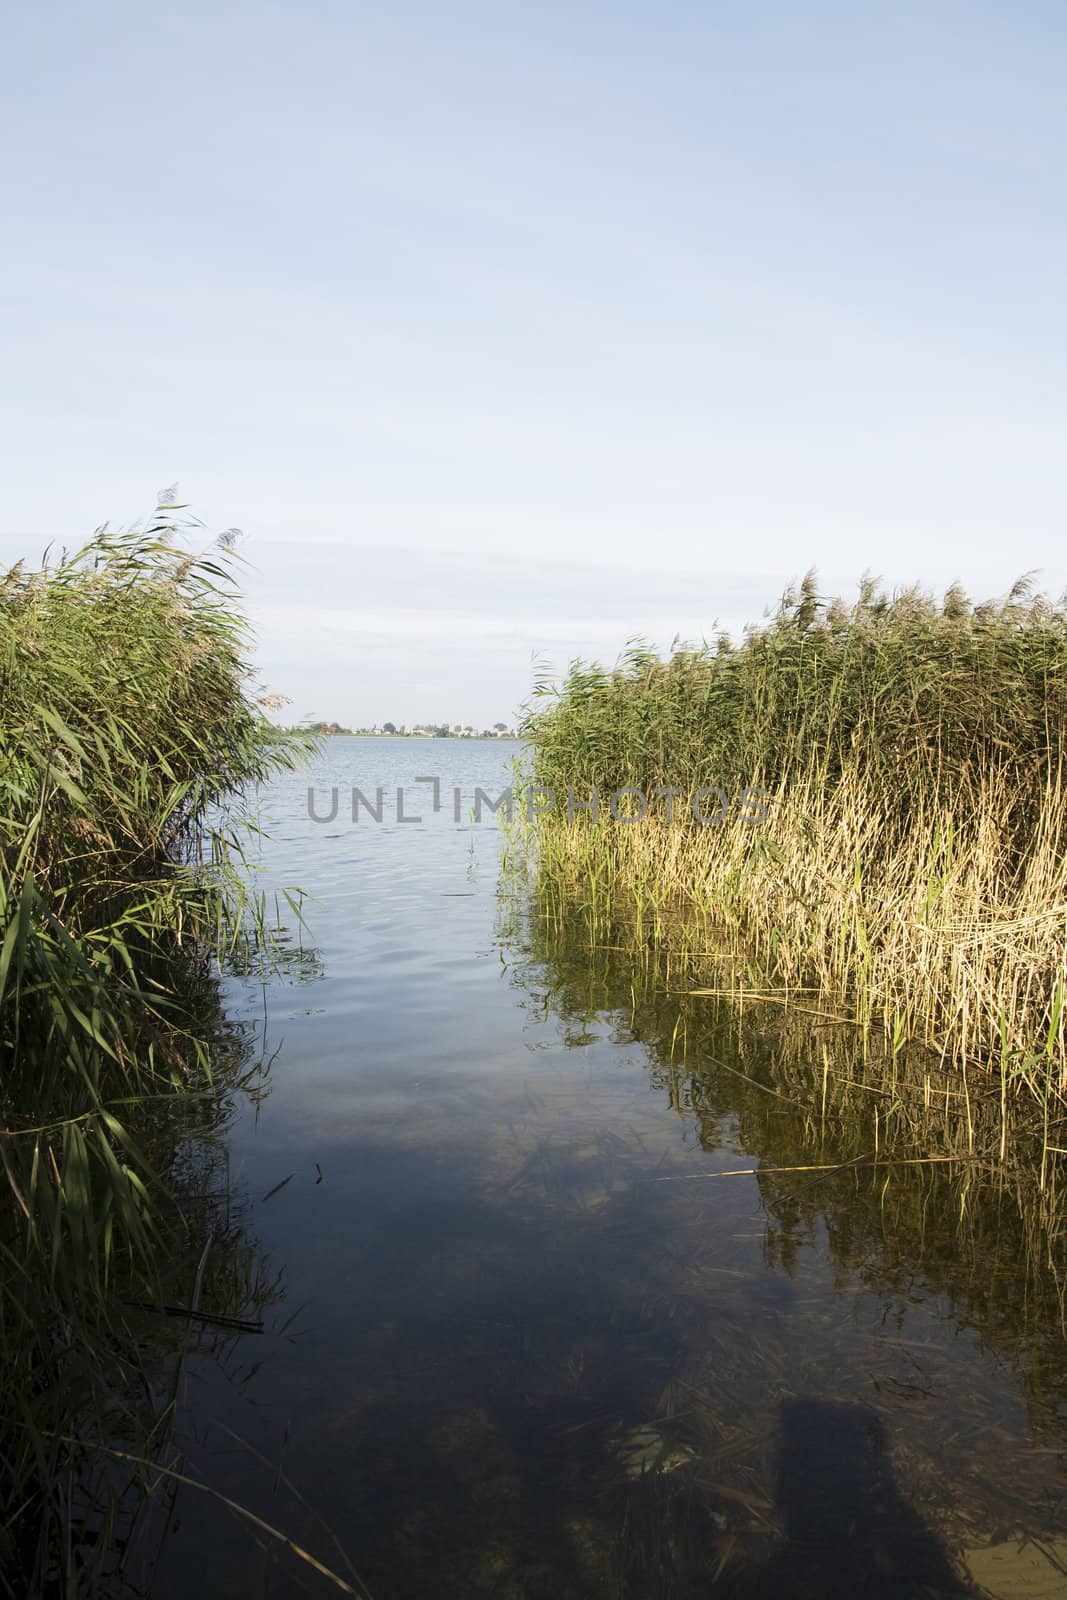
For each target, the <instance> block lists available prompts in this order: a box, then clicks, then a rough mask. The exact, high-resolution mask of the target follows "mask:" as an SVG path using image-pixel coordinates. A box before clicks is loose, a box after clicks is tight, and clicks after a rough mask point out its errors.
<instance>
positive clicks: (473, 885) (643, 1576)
mask: <svg viewBox="0 0 1067 1600" xmlns="http://www.w3.org/2000/svg"><path fill="white" fill-rule="evenodd" d="M515 754H516V747H515V746H513V745H509V744H496V745H494V744H489V743H485V744H483V743H460V742H452V741H440V740H438V741H423V740H419V741H401V740H394V741H384V740H333V741H331V742H330V743H329V746H328V749H327V752H326V754H325V756H324V757H323V758H321V759H320V761H319V762H318V764H317V766H316V768H315V769H314V770H313V771H312V772H311V773H309V774H303V775H301V776H300V777H299V778H296V779H287V780H285V781H284V782H281V783H279V784H277V785H276V786H275V787H274V788H272V789H271V790H270V792H269V793H268V794H266V795H265V797H264V804H263V809H264V814H265V820H266V821H267V822H268V825H269V826H270V828H271V833H272V838H271V842H270V844H269V845H267V846H265V847H264V851H263V857H262V860H263V866H264V871H265V873H266V875H267V878H268V881H269V882H271V883H273V884H285V883H295V884H300V885H301V886H302V887H303V888H304V889H306V890H307V891H308V892H309V894H310V895H311V896H313V897H314V900H315V903H313V904H311V905H310V906H309V907H308V908H307V917H308V922H309V926H310V932H309V933H308V934H307V935H306V936H305V940H306V943H307V945H308V949H307V950H306V951H305V953H304V956H303V958H302V959H301V960H299V961H297V962H295V963H294V965H293V969H292V970H291V971H290V972H289V973H288V974H287V975H286V976H284V977H282V978H279V979H277V980H274V981H272V982H271V983H270V984H269V985H268V987H267V991H266V993H265V994H264V991H263V989H262V987H261V986H259V985H258V984H255V983H251V982H239V981H237V980H234V981H233V982H232V986H231V988H232V1006H233V1010H234V1013H235V1014H239V1015H243V1016H244V1017H245V1018H246V1019H247V1021H248V1024H249V1026H250V1027H255V1028H257V1029H259V1030H261V1031H263V1032H264V1039H263V1040H262V1041H261V1042H265V1046H266V1049H267V1050H268V1051H269V1052H276V1054H275V1055H274V1059H273V1064H272V1066H271V1069H270V1074H269V1092H268V1093H267V1094H266V1096H265V1097H264V1098H263V1099H262V1101H261V1102H260V1104H259V1105H258V1107H256V1106H253V1105H252V1104H249V1105H248V1106H247V1107H246V1108H245V1109H244V1110H242V1112H241V1113H240V1114H239V1115H238V1117H237V1119H236V1120H235V1122H234V1124H233V1126H232V1128H231V1129H230V1132H229V1136H228V1148H229V1165H230V1181H231V1185H232V1190H233V1194H234V1200H235V1206H237V1207H238V1210H237V1211H235V1216H236V1215H239V1216H240V1218H241V1221H240V1226H241V1227H242V1228H243V1229H244V1230H245V1233H246V1235H247V1241H248V1245H249V1248H250V1250H251V1251H252V1253H253V1254H254V1255H255V1257H256V1262H257V1271H258V1272H259V1275H260V1280H261V1281H263V1282H266V1281H273V1282H274V1284H275V1290H274V1292H273V1294H272V1295H270V1296H268V1297H267V1300H268V1301H269V1303H266V1304H265V1305H263V1306H261V1308H260V1310H259V1311H258V1312H257V1310H256V1308H255V1306H253V1307H252V1308H251V1309H250V1312H249V1314H250V1315H257V1314H261V1315H262V1317H263V1320H264V1329H263V1332H262V1333H258V1334H248V1335H245V1336H242V1337H240V1338H236V1339H231V1340H229V1341H228V1342H227V1343H226V1344H224V1345H222V1346H217V1347H216V1348H215V1349H214V1351H213V1352H212V1351H209V1350H208V1348H207V1347H208V1345H209V1344H210V1342H211V1341H210V1339H209V1338H208V1337H207V1335H205V1338H204V1341H203V1344H202V1346H201V1350H200V1353H194V1354H193V1355H191V1357H190V1358H189V1359H188V1361H187V1363H186V1367H185V1377H184V1381H183V1386H182V1394H181V1410H180V1414H179V1420H178V1426H177V1429H176V1432H175V1443H176V1444H177V1445H178V1446H180V1448H181V1450H182V1452H183V1455H184V1469H183V1470H185V1471H186V1472H187V1473H189V1474H190V1475H192V1476H194V1477H197V1478H200V1479H202V1480H203V1481H205V1482H207V1483H209V1484H210V1485H211V1486H212V1487H213V1488H214V1489H216V1490H217V1491H219V1492H220V1493H222V1494H224V1495H228V1496H230V1497H232V1498H233V1499H234V1500H236V1501H239V1502H240V1503H241V1504H242V1505H244V1506H246V1507H248V1508H249V1509H250V1510H252V1511H254V1512H255V1513H256V1514H257V1515H259V1516H261V1517H263V1518H265V1519H266V1520H267V1521H269V1522H270V1523H271V1524H273V1525H275V1526H277V1527H279V1528H281V1529H282V1530H284V1531H285V1533H286V1534H287V1535H288V1536H289V1537H291V1538H293V1539H295V1540H296V1541H298V1542H299V1543H300V1544H301V1545H303V1546H305V1547H307V1548H308V1549H309V1550H310V1551H311V1552H313V1553H314V1554H315V1556H316V1557H317V1558H319V1559H320V1560H322V1561H323V1562H325V1563H326V1564H327V1565H329V1566H330V1567H332V1568H333V1569H335V1570H336V1571H338V1572H339V1573H341V1574H342V1576H344V1577H345V1578H346V1581H347V1582H348V1583H349V1584H350V1585H351V1587H352V1588H353V1589H354V1590H355V1592H357V1593H361V1594H370V1595H372V1596H373V1597H374V1600H401V1597H415V1596H418V1597H424V1596H436V1595H441V1596H446V1597H451V1596H457V1597H458V1596H472V1597H473V1596H486V1597H488V1596H494V1597H503V1600H510V1597H528V1600H538V1597H542V1596H544V1597H552V1600H563V1597H570V1596H573V1597H575V1600H577V1597H597V1596H602V1597H608V1596H627V1597H630V1596H633V1597H642V1600H645V1597H650V1596H651V1597H656V1596H667V1597H669V1596H696V1595H704V1594H708V1593H715V1594H720V1593H721V1594H723V1595H744V1596H757V1595H758V1596H764V1595H766V1596H783V1597H786V1600H788V1597H790V1596H804V1597H807V1596H809V1595H810V1596H816V1595H818V1596H821V1597H825V1596H837V1595H841V1596H846V1595H848V1596H853V1595H856V1594H859V1593H869V1594H878V1595H883V1594H884V1595H886V1596H889V1595H893V1596H911V1595H915V1596H918V1595H950V1594H952V1595H959V1594H964V1593H976V1592H991V1593H994V1594H999V1595H1003V1596H1014V1595H1019V1596H1022V1595H1044V1594H1047V1595H1067V1577H1065V1576H1064V1574H1063V1570H1062V1567H1058V1566H1057V1562H1061V1563H1062V1561H1063V1560H1064V1556H1065V1554H1067V1542H1065V1535H1067V1508H1065V1505H1064V1499H1065V1496H1064V1484H1065V1478H1064V1470H1063V1469H1064V1461H1065V1457H1064V1444H1065V1436H1067V1407H1065V1404H1064V1394H1065V1392H1067V1362H1065V1361H1064V1354H1063V1348H1064V1347H1063V1343H1062V1336H1061V1333H1060V1329H1059V1320H1058V1317H1059V1310H1060V1308H1059V1307H1058V1306H1057V1305H1056V1304H1055V1303H1054V1297H1053V1296H1052V1295H1051V1293H1048V1294H1046V1293H1045V1292H1044V1290H1043V1289H1042V1287H1041V1284H1042V1282H1043V1280H1042V1279H1041V1278H1040V1274H1038V1275H1037V1276H1035V1275H1034V1273H1033V1272H1032V1271H1030V1269H1029V1268H1024V1267H1023V1265H1022V1256H1023V1254H1024V1252H1023V1245H1022V1232H1021V1225H1020V1223H1019V1219H1018V1216H1017V1214H1016V1212H1014V1211H1013V1210H1012V1208H1011V1206H1010V1204H1007V1203H1005V1204H1004V1205H1003V1206H1000V1207H998V1208H995V1209H994V1210H993V1211H990V1212H988V1214H986V1212H982V1213H981V1214H980V1215H977V1216H975V1215H972V1216H970V1217H969V1218H968V1220H967V1225H966V1228H963V1226H962V1225H961V1222H960V1215H959V1200H958V1194H957V1193H956V1191H953V1190H952V1189H951V1187H950V1185H949V1184H948V1183H947V1181H946V1180H945V1179H944V1178H943V1176H941V1175H939V1174H931V1173H930V1172H926V1173H921V1174H913V1175H907V1174H906V1175H904V1176H902V1177H900V1179H899V1181H898V1180H894V1183H893V1185H892V1186H891V1187H889V1186H887V1185H886V1177H885V1175H884V1174H880V1175H879V1176H878V1179H877V1183H875V1184H872V1182H871V1181H870V1177H869V1175H862V1174H859V1175H857V1174H856V1173H851V1174H847V1175H845V1176H844V1177H842V1176H841V1175H838V1176H836V1177H832V1178H830V1179H827V1180H825V1181H821V1182H820V1181H812V1180H811V1179H808V1180H803V1179H802V1178H800V1177H798V1176H797V1175H792V1176H789V1175H786V1176H776V1175H773V1174H772V1175H769V1176H766V1177H763V1178H757V1177H754V1176H744V1175H741V1176H732V1177H724V1178H722V1179H719V1180H716V1179H712V1178H709V1177H708V1175H709V1174H711V1173H715V1172H723V1173H726V1172H733V1171H734V1170H735V1169H746V1168H752V1167H754V1166H757V1165H763V1166H764V1167H774V1166H795V1165H798V1164H802V1163H804V1162H805V1161H809V1162H818V1161H819V1160H820V1159H825V1154H826V1145H825V1138H824V1142H823V1145H822V1146H821V1149H822V1156H820V1155H819V1154H815V1155H811V1154H810V1152H809V1145H810V1134H811V1126H810V1120H809V1121H806V1120H805V1116H804V1114H803V1112H802V1111H801V1110H799V1109H798V1108H796V1107H794V1106H792V1105H791V1104H789V1103H787V1102H785V1101H783V1100H781V1099H780V1098H776V1097H775V1096H774V1095H772V1094H768V1093H767V1092H766V1089H765V1087H764V1088H763V1089H760V1088H759V1087H758V1086H757V1085H756V1084H754V1083H753V1082H752V1081H751V1078H752V1076H753V1075H754V1074H753V1070H752V1068H751V1066H750V1065H746V1067H745V1071H746V1073H747V1074H748V1076H747V1077H739V1076H738V1075H737V1072H736V1070H735V1071H730V1067H731V1064H733V1066H734V1067H735V1068H736V1065H737V1062H738V1060H739V1059H740V1052H741V1050H742V1047H743V1048H744V1049H747V1050H748V1051H749V1055H748V1056H746V1057H745V1060H746V1062H749V1061H750V1060H751V1051H752V1049H753V1048H757V1049H758V1047H759V1040H756V1041H755V1045H753V1041H752V1040H751V1039H750V1038H749V1039H747V1040H746V1039H743V1038H742V1033H741V1031H739V1030H733V1031H732V1030H731V1025H730V1023H729V1019H723V1017H722V1016H721V1015H716V1017H715V1018H714V1019H713V1020H709V1021H708V1023H707V1025H706V1027H705V1028H704V1030H703V1031H701V1025H700V1024H699V1018H698V1014H697V1013H696V1011H695V1010H694V1009H693V1006H692V1003H691V1004H690V1010H689V1012H688V1013H687V1019H688V1020H687V1024H686V1028H685V1030H684V1032H683V1034H682V1035H681V1036H679V1032H678V1017H679V1012H678V1008H677V1002H675V1001H672V1000H671V998H670V996H669V995H668V994H666V993H665V990H666V988H667V984H665V983H664V982H662V981H660V972H659V968H658V967H657V964H656V959H655V958H654V957H650V958H648V959H646V960H644V962H643V963H637V964H635V962H634V959H633V958H632V957H630V956H627V955H626V954H625V952H624V951H621V950H619V949H618V948H612V947H611V946H612V941H611V940H605V941H603V944H604V945H605V946H607V948H600V949H597V950H589V949H588V948H587V947H588V944H589V943H590V941H589V940H588V938H587V937H585V936H584V935H580V934H579V932H577V931H576V928H572V929H568V928H567V927H564V928H562V929H560V928H556V927H555V926H553V925H550V924H549V922H548V920H547V919H545V918H543V917H540V916H539V914H538V911H537V907H536V906H533V905H531V904H529V903H528V902H527V901H526V899H525V897H524V895H523V892H522V890H521V888H519V887H517V886H515V885H511V886H507V885H505V892H504V893H503V894H502V893H501V881H500V872H499V838H498V835H497V832H496V828H495V827H494V825H493V824H492V821H491V819H488V818H487V819H486V820H485V821H483V823H482V824H481V825H480V826H475V825H473V824H472V823H471V822H470V821H468V820H466V812H467V808H468V807H469V805H470V802H471V799H472V797H473V791H474V787H475V785H478V784H480V785H481V786H482V787H484V788H485V789H487V790H489V791H490V792H492V793H494V794H495V793H496V792H497V791H498V790H499V789H500V788H501V787H503V785H504V784H505V783H506V782H507V776H506V770H505V769H506V766H507V763H508V762H509V761H510V760H511V759H512V758H513V757H514V755H515ZM421 774H436V775H438V776H439V777H440V778H441V781H442V790H443V793H442V810H441V812H440V813H438V814H437V815H434V814H433V813H432V812H431V811H430V808H429V800H430V792H429V789H428V787H426V786H424V787H423V788H422V789H421V790H416V788H415V787H414V780H415V779H416V778H417V777H418V776H419V775H421ZM309 782H311V783H313V784H314V786H315V788H316V793H317V803H318V805H319V807H320V809H325V808H326V807H327V806H328V799H329V795H328V792H329V789H330V787H331V785H333V784H337V785H338V786H339V788H340V790H341V794H340V810H339V815H338V817H337V819H336V820H335V821H334V822H333V823H316V822H314V821H312V820H310V819H309V817H308V815H307V798H306V790H307V784H308V783H309ZM398 783H399V784H404V785H406V786H408V789H409V794H408V810H409V812H412V813H414V812H419V811H421V813H422V815H423V818H424V820H423V821H422V823H419V824H401V823H397V822H396V820H395V814H394V813H395V803H394V802H393V800H392V799H391V798H390V791H392V790H394V789H395V786H396V785H397V784H398ZM352 784H357V785H358V786H359V787H360V788H361V789H362V790H363V791H364V793H365V794H366V795H368V797H370V798H372V799H373V791H374V790H375V788H376V787H377V786H378V785H379V784H380V785H382V786H384V788H385V790H386V797H387V798H386V819H385V820H384V821H383V823H382V824H381V825H377V824H375V823H373V822H370V821H368V820H366V818H364V820H363V821H361V822H360V823H359V824H358V825H357V826H353V825H352V823H351V821H350V820H349V811H348V795H349V792H350V788H351V785H352ZM455 784H458V785H460V786H461V787H462V789H463V791H464V802H463V812H462V815H463V816H464V820H463V821H462V822H461V823H459V824H457V823H456V822H455V821H454V820H453V814H452V796H451V789H452V786H453V785H455ZM420 798H421V803H420ZM576 927H577V925H576ZM298 980H299V981H298ZM264 1015H265V1018H266V1020H265V1022H264V1020H263V1019H264ZM805 1141H807V1143H806V1142H805ZM848 1153H849V1154H851V1153H852V1152H851V1150H850V1151H849V1152H848ZM831 1159H833V1157H831ZM278 1185H282V1187H280V1188H279V1187H277V1186H278ZM271 1191H274V1192H273V1193H272V1192H271ZM239 1202H243V1207H242V1206H241V1205H239ZM154 1538H156V1539H158V1540H159V1541H160V1542H159V1543H158V1545H155V1544H154V1545H153V1548H152V1550H151V1552H148V1551H147V1550H146V1551H145V1552H143V1553H142V1555H141V1560H142V1564H143V1571H142V1579H141V1581H142V1582H143V1583H144V1585H145V1587H146V1588H149V1587H150V1589H151V1593H152V1595H153V1596H155V1597H156V1600H170V1597H178V1596H181V1597H183V1600H184V1597H187V1596H188V1595H190V1594H196V1593H200V1594H205V1595H211V1596H216V1595H217V1596H229V1595H235V1596H248V1595H257V1596H258V1595H271V1596H275V1595H277V1596H281V1595H289V1594H295V1593H303V1592H307V1593H309V1594H323V1595H327V1594H331V1593H337V1592H338V1590H337V1589H336V1588H334V1587H333V1586H332V1585H331V1584H330V1582H329V1581H328V1580H327V1579H326V1578H324V1577H321V1576H318V1575H317V1574H316V1573H315V1572H314V1571H313V1570H312V1569H311V1568H310V1567H309V1566H308V1565H307V1564H305V1563H302V1562H300V1561H299V1560H298V1559H296V1558H295V1557H293V1556H292V1555H290V1554H289V1553H288V1552H286V1551H285V1550H283V1549H281V1548H280V1547H279V1546H278V1545H277V1544H275V1543H273V1542H272V1541H271V1540H270V1539H268V1538H267V1537H266V1536H263V1535H259V1534H257V1533H256V1532H255V1530H254V1529H251V1528H249V1527H248V1526H247V1525H243V1524H241V1523H239V1522H238V1521H237V1520H235V1518H234V1517H233V1516H232V1515H231V1514H230V1513H228V1512H227V1511H226V1510H225V1509H224V1508H223V1507H222V1506H221V1505H219V1504H218V1503H216V1502H214V1501H212V1500H211V1499H209V1498H208V1497H206V1496H204V1495H202V1494H198V1493H196V1492H195V1491H193V1490H191V1489H182V1490H180V1491H179V1493H178V1496H177V1499H176V1501H175V1503H174V1505H173V1508H172V1513H171V1515H170V1517H169V1519H167V1525H166V1527H163V1526H162V1525H160V1526H159V1527H157V1528H156V1529H155V1532H154ZM1027 1539H1029V1540H1030V1541H1036V1542H1031V1543H1029V1544H1028V1543H1026V1540H1027ZM339 1546H341V1547H343V1551H344V1552H345V1555H346V1556H347V1559H348V1562H350V1563H351V1565H348V1564H346V1559H345V1555H343V1554H342V1553H341V1551H340V1549H339ZM989 1546H992V1548H991V1549H990V1548H986V1549H982V1548H981V1547H989ZM968 1551H969V1552H971V1554H970V1558H969V1559H970V1567H969V1568H968V1567H965V1566H964V1565H962V1564H961V1562H962V1558H963V1555H964V1553H965V1552H968ZM353 1569H354V1570H355V1572H357V1573H358V1576H359V1581H358V1582H357V1580H356V1578H355V1577H354V1576H353ZM979 1582H982V1583H983V1584H985V1585H986V1586H987V1587H986V1590H984V1591H979V1590H978V1589H977V1588H976V1587H974V1586H975V1585H977V1584H978V1583H979ZM360 1585H362V1587H360Z"/></svg>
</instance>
